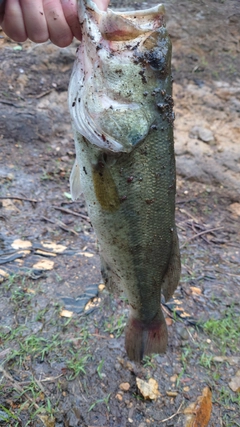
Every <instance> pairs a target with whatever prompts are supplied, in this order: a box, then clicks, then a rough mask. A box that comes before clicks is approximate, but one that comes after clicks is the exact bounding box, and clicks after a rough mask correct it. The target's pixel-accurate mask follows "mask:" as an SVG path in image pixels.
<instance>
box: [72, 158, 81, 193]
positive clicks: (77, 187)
mask: <svg viewBox="0 0 240 427" xmlns="http://www.w3.org/2000/svg"><path fill="white" fill-rule="evenodd" d="M70 190H71V196H72V199H73V200H76V199H77V198H78V197H79V196H80V195H81V193H82V190H81V181H80V168H79V164H78V162H77V159H76V160H75V162H74V165H73V168H72V172H71V175H70Z"/></svg>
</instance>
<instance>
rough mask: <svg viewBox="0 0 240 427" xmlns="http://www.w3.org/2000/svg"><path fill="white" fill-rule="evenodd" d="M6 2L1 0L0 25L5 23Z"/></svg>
mask: <svg viewBox="0 0 240 427" xmlns="http://www.w3.org/2000/svg"><path fill="white" fill-rule="evenodd" d="M5 3H6V0H0V24H1V23H2V21H3V16H4V11H5Z"/></svg>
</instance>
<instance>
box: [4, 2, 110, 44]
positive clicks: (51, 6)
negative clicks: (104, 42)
mask: <svg viewBox="0 0 240 427" xmlns="http://www.w3.org/2000/svg"><path fill="white" fill-rule="evenodd" d="M94 1H95V3H96V4H97V6H98V7H99V9H102V10H105V9H106V8H107V6H108V3H109V0H94ZM0 24H1V26H2V29H3V31H4V32H5V33H6V34H7V36H8V37H10V38H11V39H13V40H14V41H16V42H24V41H26V40H27V38H29V39H30V40H32V41H33V42H35V43H43V42H45V41H47V40H48V39H50V40H51V41H52V43H54V44H55V45H57V46H59V47H66V46H68V45H69V44H71V42H72V39H73V37H74V36H75V37H76V38H77V39H78V40H81V27H80V24H79V20H78V14H77V0H0Z"/></svg>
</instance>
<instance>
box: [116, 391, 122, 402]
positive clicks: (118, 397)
mask: <svg viewBox="0 0 240 427" xmlns="http://www.w3.org/2000/svg"><path fill="white" fill-rule="evenodd" d="M116 398H117V399H118V400H120V402H121V401H122V400H123V398H122V395H121V394H120V393H118V394H116Z"/></svg>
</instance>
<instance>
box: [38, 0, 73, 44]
mask: <svg viewBox="0 0 240 427" xmlns="http://www.w3.org/2000/svg"><path fill="white" fill-rule="evenodd" d="M43 9H44V14H45V17H46V21H47V26H48V32H49V37H50V40H51V41H52V42H53V43H54V44H56V45H57V46H59V47H66V46H68V45H69V44H70V43H71V42H72V38H73V34H72V31H71V29H70V28H69V26H68V23H67V21H66V19H65V16H64V13H63V9H62V5H61V2H60V0H43Z"/></svg>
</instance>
